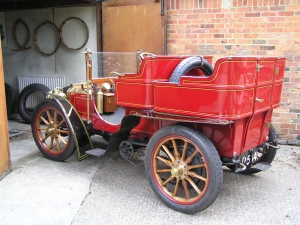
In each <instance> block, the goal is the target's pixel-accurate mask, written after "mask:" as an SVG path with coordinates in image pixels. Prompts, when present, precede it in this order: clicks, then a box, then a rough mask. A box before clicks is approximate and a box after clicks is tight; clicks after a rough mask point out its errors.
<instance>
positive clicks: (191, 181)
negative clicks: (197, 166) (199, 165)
mask: <svg viewBox="0 0 300 225" xmlns="http://www.w3.org/2000/svg"><path fill="white" fill-rule="evenodd" d="M186 180H187V181H188V182H189V183H190V184H191V185H192V187H193V188H194V189H195V191H197V193H198V194H199V195H200V194H201V191H200V190H199V188H198V187H197V185H196V184H195V182H194V181H193V180H192V179H191V178H190V177H186Z"/></svg>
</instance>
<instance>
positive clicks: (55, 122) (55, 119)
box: [53, 111, 57, 124]
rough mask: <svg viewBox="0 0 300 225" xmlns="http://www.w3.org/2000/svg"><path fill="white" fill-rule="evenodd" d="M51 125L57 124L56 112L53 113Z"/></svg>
mask: <svg viewBox="0 0 300 225" xmlns="http://www.w3.org/2000/svg"><path fill="white" fill-rule="evenodd" d="M53 123H54V124H57V112H56V111H54V118H53Z"/></svg>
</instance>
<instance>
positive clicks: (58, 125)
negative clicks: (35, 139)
mask: <svg viewBox="0 0 300 225" xmlns="http://www.w3.org/2000/svg"><path fill="white" fill-rule="evenodd" d="M64 122H65V121H64V120H62V121H60V122H59V124H57V125H56V127H60V126H61V125H62V124H63V123H64Z"/></svg>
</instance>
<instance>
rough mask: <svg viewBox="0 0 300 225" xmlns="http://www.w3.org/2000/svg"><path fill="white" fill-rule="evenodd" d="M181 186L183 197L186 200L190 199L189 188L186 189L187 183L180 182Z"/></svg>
mask: <svg viewBox="0 0 300 225" xmlns="http://www.w3.org/2000/svg"><path fill="white" fill-rule="evenodd" d="M182 186H183V188H184V191H185V197H186V199H190V192H189V187H188V183H187V181H186V180H182Z"/></svg>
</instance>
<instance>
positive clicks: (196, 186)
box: [145, 125, 223, 213]
mask: <svg viewBox="0 0 300 225" xmlns="http://www.w3.org/2000/svg"><path fill="white" fill-rule="evenodd" d="M145 167H146V168H145V169H146V173H147V177H148V180H149V182H150V184H151V187H152V189H153V190H154V192H155V193H156V194H157V195H158V196H159V197H160V198H161V200H162V201H163V202H164V203H165V204H166V205H167V206H169V207H170V208H172V209H174V210H177V211H180V212H183V213H195V212H199V211H202V210H204V209H206V208H207V207H209V206H210V205H211V204H212V203H213V202H214V200H215V199H216V197H217V195H218V193H219V191H220V188H221V185H222V180H223V171H222V165H221V161H220V159H219V156H218V153H217V151H216V149H215V148H214V146H213V144H212V143H211V142H210V140H209V139H208V138H206V137H205V136H204V135H203V134H202V133H199V132H198V131H196V130H194V129H192V128H188V127H185V126H180V125H171V126H166V127H164V128H162V129H161V130H159V131H158V132H157V133H155V134H154V135H153V137H152V138H151V139H150V141H149V144H148V146H147V151H146V158H145Z"/></svg>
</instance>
